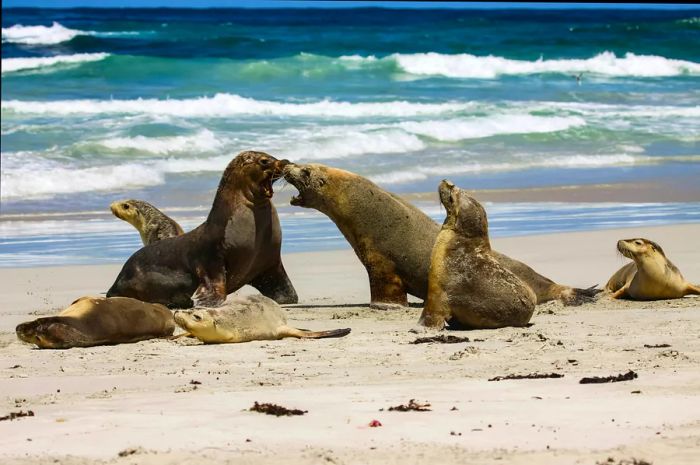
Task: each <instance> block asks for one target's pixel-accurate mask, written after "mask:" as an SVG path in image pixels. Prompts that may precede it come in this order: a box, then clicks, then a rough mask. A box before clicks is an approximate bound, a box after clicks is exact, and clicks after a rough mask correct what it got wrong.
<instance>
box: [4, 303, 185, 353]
mask: <svg viewBox="0 0 700 465" xmlns="http://www.w3.org/2000/svg"><path fill="white" fill-rule="evenodd" d="M174 330H175V321H174V320H173V315H172V313H171V312H170V310H168V309H167V308H166V307H164V306H163V305H159V304H149V303H146V302H141V301H140V300H136V299H130V298H128V297H109V298H107V297H81V298H80V299H78V300H76V301H75V302H73V303H72V304H71V305H70V307H68V308H66V309H65V310H63V311H62V312H61V313H59V314H58V315H57V316H49V317H44V318H38V319H36V320H34V321H28V322H26V323H21V324H20V325H18V326H17V328H16V332H17V337H18V338H19V339H20V340H22V341H24V342H28V343H30V344H36V345H37V346H39V348H40V349H69V348H71V347H91V346H99V345H111V344H122V343H126V342H137V341H143V340H145V339H154V338H159V337H168V336H170V335H172V334H173V331H174Z"/></svg>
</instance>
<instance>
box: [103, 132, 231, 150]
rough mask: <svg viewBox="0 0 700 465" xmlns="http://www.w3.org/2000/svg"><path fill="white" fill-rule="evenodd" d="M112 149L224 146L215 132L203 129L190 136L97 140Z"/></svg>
mask: <svg viewBox="0 0 700 465" xmlns="http://www.w3.org/2000/svg"><path fill="white" fill-rule="evenodd" d="M97 144H98V145H101V146H103V147H107V148H108V149H111V150H137V151H141V152H150V153H154V154H159V155H163V154H168V153H177V152H198V153H199V152H214V151H217V150H221V149H222V148H223V146H224V144H223V142H222V141H220V140H219V139H218V138H217V137H216V136H215V135H214V133H213V132H211V131H210V130H208V129H202V130H200V131H198V132H197V133H195V134H193V135H190V136H172V137H145V136H135V137H112V138H109V139H105V140H101V141H98V142H97Z"/></svg>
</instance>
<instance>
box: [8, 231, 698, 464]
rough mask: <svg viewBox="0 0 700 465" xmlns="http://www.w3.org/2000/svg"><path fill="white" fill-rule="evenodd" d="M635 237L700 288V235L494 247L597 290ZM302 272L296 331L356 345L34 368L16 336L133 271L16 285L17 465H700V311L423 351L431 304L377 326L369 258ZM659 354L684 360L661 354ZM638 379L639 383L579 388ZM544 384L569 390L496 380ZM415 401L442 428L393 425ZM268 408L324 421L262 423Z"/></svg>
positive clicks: (602, 305)
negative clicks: (325, 333) (337, 334)
mask: <svg viewBox="0 0 700 465" xmlns="http://www.w3.org/2000/svg"><path fill="white" fill-rule="evenodd" d="M635 236H643V237H648V238H650V239H653V240H656V241H658V242H660V243H661V244H662V245H663V247H664V249H665V250H666V251H667V254H668V255H669V257H670V258H671V259H672V260H673V261H674V263H676V265H677V266H678V267H679V268H680V269H681V271H683V273H684V274H685V276H686V277H687V278H689V279H691V280H692V281H695V282H700V247H698V238H699V237H700V225H685V226H672V227H658V228H635V229H633V230H617V231H599V232H585V233H569V234H557V235H549V236H536V237H523V238H508V239H497V240H494V241H493V242H494V247H495V248H496V249H498V250H500V251H502V252H505V253H507V254H510V255H511V256H513V257H515V258H519V259H521V260H524V261H526V262H527V263H529V264H530V265H532V266H533V267H534V268H535V269H537V270H538V271H540V272H541V273H543V274H545V275H548V276H550V277H551V278H553V279H555V280H557V281H560V282H563V283H567V284H571V285H576V286H589V285H591V284H595V283H599V284H601V285H602V284H604V283H605V281H606V280H607V278H608V277H609V276H610V275H611V274H612V273H613V272H614V271H615V270H616V269H617V268H618V267H619V266H621V265H622V264H623V263H624V262H625V259H623V258H621V257H619V256H618V255H616V253H615V249H614V245H615V241H616V240H617V239H620V238H623V237H635ZM285 264H286V266H287V269H288V271H289V274H290V275H291V277H292V280H293V281H294V283H295V285H296V287H297V290H298V292H299V295H300V298H301V303H300V304H299V305H293V306H288V307H287V308H288V313H289V317H290V321H291V323H292V324H294V325H297V326H300V327H305V328H309V329H331V328H339V327H351V328H352V330H353V331H352V333H351V334H350V335H349V336H348V337H345V338H342V339H326V340H306V341H301V340H296V339H286V340H282V341H269V342H252V343H247V344H231V345H211V346H204V345H199V344H196V343H195V342H193V341H192V340H182V339H181V340H178V341H167V340H152V341H144V342H140V343H137V344H126V345H120V346H113V347H96V348H89V349H71V350H64V351H50V350H35V349H32V348H31V347H30V346H28V345H25V344H23V343H20V342H19V341H18V340H17V339H16V338H15V336H14V332H13V330H14V326H15V325H16V324H17V323H18V322H20V321H24V320H27V319H31V318H34V317H36V316H38V315H45V314H50V313H52V312H54V311H56V310H57V309H58V308H60V307H64V306H66V305H68V304H69V303H70V302H71V301H72V300H74V299H75V298H77V297H79V296H81V295H84V294H98V293H99V292H102V291H104V290H105V289H107V287H109V285H110V284H111V283H112V280H113V279H114V277H115V276H116V274H117V272H118V268H119V267H116V266H84V267H62V268H33V269H2V270H0V283H2V284H1V285H2V289H0V292H1V293H2V301H3V304H2V307H1V310H0V374H1V375H2V376H1V379H0V402H1V406H0V416H2V415H6V414H9V413H10V412H17V411H20V410H23V411H27V410H32V411H33V412H34V414H35V415H34V416H33V417H28V418H21V419H16V420H13V421H2V422H0V463H2V464H19V463H47V464H49V463H62V464H87V463H103V462H105V463H119V464H125V463H134V464H170V463H172V464H175V463H206V464H221V463H231V464H233V463H235V464H237V465H240V464H250V463H256V464H257V463H274V464H286V465H289V464H355V463H356V464H368V463H378V464H413V463H436V464H438V463H439V464H453V463H454V464H457V463H459V464H464V463H472V464H480V463H515V464H566V463H577V464H578V463H580V464H591V465H593V464H595V463H598V462H600V463H606V464H607V463H615V464H617V463H625V462H624V461H625V460H632V458H636V459H643V460H646V461H648V462H653V463H656V464H697V463H700V369H699V368H700V338H699V335H700V298H698V297H686V298H684V299H679V300H675V301H660V302H647V303H638V302H621V301H612V300H610V299H609V298H607V297H602V298H601V299H599V300H598V301H597V302H595V303H593V304H587V305H584V306H582V307H562V306H561V305H560V304H558V303H549V304H545V305H541V306H539V307H538V309H537V313H536V315H535V316H534V317H533V319H532V323H533V325H532V326H531V327H529V328H505V329H500V330H491V331H468V332H451V333H450V334H454V335H457V336H462V337H468V338H469V339H470V341H469V342H461V343H455V344H437V343H435V344H418V345H414V344H411V343H410V342H411V341H413V340H415V339H416V338H417V337H422V336H425V335H433V334H434V333H424V332H420V333H418V334H417V333H415V332H411V330H412V329H414V328H416V324H415V323H416V321H417V318H418V315H419V313H420V306H419V305H417V304H416V305H415V306H413V307H411V308H407V309H404V310H396V311H377V310H371V309H369V308H368V307H367V301H368V285H367V280H366V275H365V271H364V268H363V267H362V266H361V264H360V263H359V262H358V261H357V259H356V258H355V256H354V254H353V253H352V252H351V251H339V252H327V253H308V254H294V255H289V256H286V257H285ZM245 292H250V290H245ZM659 344H668V345H669V346H670V347H661V348H648V347H645V345H659ZM630 369H631V370H634V371H635V372H636V373H638V375H639V377H638V378H637V379H635V380H633V381H627V382H619V383H609V384H588V385H583V384H579V380H580V379H581V378H582V377H584V376H606V375H616V374H619V373H624V372H627V371H628V370H630ZM532 372H538V373H559V374H562V375H564V377H562V378H558V379H538V380H527V379H525V380H507V381H488V379H490V378H493V377H495V376H503V375H507V374H528V373H532ZM193 381H196V382H198V383H201V384H193V383H192V382H193ZM410 399H416V400H417V401H418V402H421V403H429V404H430V409H431V410H430V411H425V412H390V411H388V410H387V409H388V407H390V406H396V405H399V404H406V403H408V401H409V400H410ZM255 401H259V402H273V403H277V404H280V405H283V406H286V407H289V408H300V409H303V410H308V413H307V414H305V415H304V416H294V417H279V418H278V417H274V416H268V415H264V414H261V413H256V412H250V411H248V408H249V407H251V406H252V405H253V403H254V402H255ZM372 420H379V421H380V422H381V424H382V426H381V427H375V428H372V427H369V426H368V425H369V423H370V422H371V421H372ZM120 452H121V455H123V456H120ZM609 458H610V459H611V460H612V461H611V462H608V461H607V460H608V459H609ZM57 459H58V460H57ZM629 463H632V462H629Z"/></svg>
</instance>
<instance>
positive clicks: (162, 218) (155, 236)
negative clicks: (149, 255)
mask: <svg viewBox="0 0 700 465" xmlns="http://www.w3.org/2000/svg"><path fill="white" fill-rule="evenodd" d="M109 209H110V210H112V213H113V214H114V216H116V217H117V218H119V219H120V220H124V221H126V222H127V223H130V224H131V225H132V226H133V227H135V228H136V230H137V231H138V232H139V234H140V235H141V241H142V242H143V245H148V244H152V243H154V242H157V241H159V240H161V239H166V238H168V237H175V236H179V235H181V234H185V232H184V231H183V230H182V228H181V227H180V225H179V224H177V223H176V222H175V220H173V219H172V218H170V217H169V216H167V215H166V214H165V213H163V212H162V211H160V210H158V209H157V208H156V207H154V206H153V205H151V204H150V203H148V202H144V201H143V200H133V199H131V200H118V201H116V202H112V203H111V204H110V205H109Z"/></svg>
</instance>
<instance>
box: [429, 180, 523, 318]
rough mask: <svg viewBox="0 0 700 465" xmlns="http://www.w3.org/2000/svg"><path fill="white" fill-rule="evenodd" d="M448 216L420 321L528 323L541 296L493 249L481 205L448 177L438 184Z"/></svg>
mask: <svg viewBox="0 0 700 465" xmlns="http://www.w3.org/2000/svg"><path fill="white" fill-rule="evenodd" d="M439 193H440V199H441V202H442V204H443V205H444V207H445V209H446V210H447V216H446V218H445V222H444V223H443V225H442V228H441V229H440V233H439V234H438V236H437V239H436V241H435V245H434V247H433V250H432V254H431V263H430V274H429V276H428V296H427V298H426V300H425V307H424V308H423V313H422V314H421V317H420V320H419V324H422V325H424V326H429V327H433V328H437V329H442V328H443V327H444V326H445V324H446V323H447V324H449V325H450V326H457V327H460V328H462V327H463V328H469V329H491V328H502V327H504V326H525V325H527V323H528V322H529V321H530V318H531V317H532V313H533V312H534V310H535V304H536V302H537V296H536V295H535V293H534V292H533V291H532V289H530V287H529V286H527V285H526V284H525V283H524V282H523V281H522V280H520V278H518V277H517V276H516V275H515V274H514V273H512V272H511V271H510V270H508V269H507V268H506V267H505V266H503V265H502V264H501V263H500V262H499V261H498V260H497V259H496V258H495V257H494V256H493V253H492V251H491V244H490V241H489V232H488V219H487V216H486V211H485V210H484V207H482V206H481V204H480V203H479V202H478V201H477V200H476V199H474V198H473V197H471V196H469V194H467V193H466V191H463V190H461V189H459V188H458V187H455V185H454V184H452V183H451V182H449V181H442V182H441V183H440V187H439Z"/></svg>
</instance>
